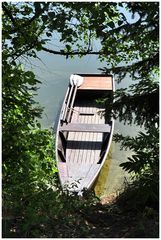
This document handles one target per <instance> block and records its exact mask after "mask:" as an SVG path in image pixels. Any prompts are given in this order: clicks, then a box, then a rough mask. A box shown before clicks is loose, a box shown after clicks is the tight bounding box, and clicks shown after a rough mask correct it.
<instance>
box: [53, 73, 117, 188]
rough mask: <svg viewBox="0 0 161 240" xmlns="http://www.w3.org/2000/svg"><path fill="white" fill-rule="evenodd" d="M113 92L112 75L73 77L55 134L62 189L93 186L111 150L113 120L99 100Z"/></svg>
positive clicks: (81, 75) (80, 75)
mask: <svg viewBox="0 0 161 240" xmlns="http://www.w3.org/2000/svg"><path fill="white" fill-rule="evenodd" d="M113 91H114V80H113V76H112V75H101V74H79V75H77V74H75V75H71V77H70V83H69V87H68V89H67V93H66V96H65V99H64V102H63V106H62V109H61V113H60V118H59V121H58V126H57V133H56V159H57V166H58V172H59V178H60V182H61V185H62V187H65V186H66V187H67V188H68V189H70V190H71V191H78V192H81V191H82V190H83V189H84V188H85V189H89V188H91V187H92V185H93V184H94V182H95V180H96V178H97V176H98V174H99V172H100V170H101V168H102V166H103V164H104V162H105V160H106V158H107V155H108V152H109V149H110V145H111V141H112V135H113V130H114V120H113V119H110V120H109V119H108V120H107V119H105V116H104V111H105V107H104V106H103V105H101V104H98V103H97V101H96V100H97V99H99V98H101V97H103V96H106V95H109V96H111V95H112V94H113Z"/></svg>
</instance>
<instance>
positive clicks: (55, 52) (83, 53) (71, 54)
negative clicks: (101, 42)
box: [42, 47, 103, 56]
mask: <svg viewBox="0 0 161 240" xmlns="http://www.w3.org/2000/svg"><path fill="white" fill-rule="evenodd" d="M42 50H44V51H45V52H49V53H52V54H55V55H63V56H74V55H87V54H90V55H99V54H103V52H101V51H98V52H91V51H83V52H82V51H73V52H65V51H64V50H60V51H55V50H52V49H48V48H46V47H42Z"/></svg>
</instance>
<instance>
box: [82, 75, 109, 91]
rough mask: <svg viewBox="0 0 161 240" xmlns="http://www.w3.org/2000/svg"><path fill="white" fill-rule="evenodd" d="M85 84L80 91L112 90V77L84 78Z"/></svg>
mask: <svg viewBox="0 0 161 240" xmlns="http://www.w3.org/2000/svg"><path fill="white" fill-rule="evenodd" d="M83 80H84V82H83V84H82V85H81V86H80V87H79V89H80V90H84V89H88V90H112V89H113V83H112V77H111V76H109V77H107V76H87V77H84V78H83Z"/></svg>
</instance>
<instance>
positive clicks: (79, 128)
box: [60, 123, 111, 133]
mask: <svg viewBox="0 0 161 240" xmlns="http://www.w3.org/2000/svg"><path fill="white" fill-rule="evenodd" d="M60 131H66V132H95V133H110V131H111V126H110V125H109V124H85V123H68V124H66V125H65V124H63V126H61V127H60Z"/></svg>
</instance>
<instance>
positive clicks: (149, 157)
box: [115, 126, 159, 205]
mask: <svg viewBox="0 0 161 240" xmlns="http://www.w3.org/2000/svg"><path fill="white" fill-rule="evenodd" d="M158 138H159V131H158V128H156V127H154V126H152V127H151V128H150V129H149V130H148V131H147V132H146V133H143V132H140V133H139V134H138V135H137V136H136V137H129V136H127V137H123V136H122V135H119V134H118V135H115V140H116V141H119V142H121V146H122V149H126V150H127V149H130V150H132V152H133V155H132V157H128V162H124V163H122V164H120V166H121V167H123V169H125V170H126V171H128V172H130V173H133V175H132V176H133V179H134V181H135V184H136V185H138V187H137V195H136V198H137V197H138V196H139V198H140V199H139V200H141V202H142V203H145V204H146V203H149V202H150V203H152V202H154V203H155V204H157V203H158V201H159V185H158V182H159V171H158V165H159V158H158V156H159V143H158ZM152 205H153V204H152Z"/></svg>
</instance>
